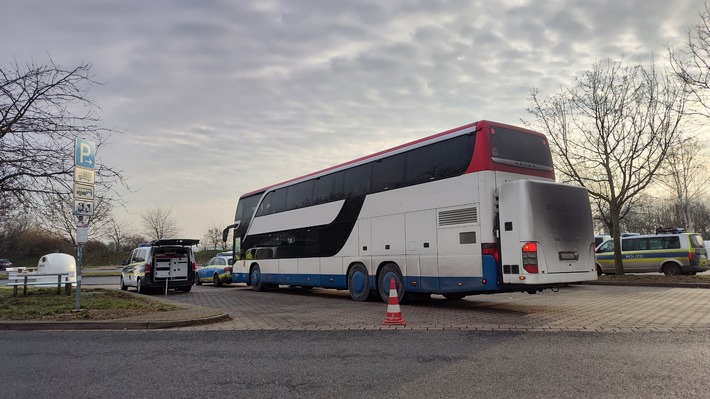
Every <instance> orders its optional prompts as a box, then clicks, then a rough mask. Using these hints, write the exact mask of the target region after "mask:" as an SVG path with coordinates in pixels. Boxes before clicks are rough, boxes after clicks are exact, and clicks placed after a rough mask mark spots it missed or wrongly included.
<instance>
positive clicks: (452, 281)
mask: <svg viewBox="0 0 710 399" xmlns="http://www.w3.org/2000/svg"><path fill="white" fill-rule="evenodd" d="M478 208H479V204H478V203H476V204H470V205H465V206H459V207H452V208H440V209H437V215H436V216H437V217H436V220H437V230H436V234H437V241H438V247H439V248H438V255H439V256H438V258H439V292H442V293H447V292H463V291H471V290H476V289H480V284H481V281H482V277H483V268H482V264H481V223H480V220H479V216H478Z"/></svg>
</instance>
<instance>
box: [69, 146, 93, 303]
mask: <svg viewBox="0 0 710 399" xmlns="http://www.w3.org/2000/svg"><path fill="white" fill-rule="evenodd" d="M95 155H96V145H95V144H94V143H92V142H91V141H88V140H85V139H82V138H78V137H77V138H76V139H75V141H74V215H75V216H76V217H77V218H78V219H79V220H78V221H77V223H76V243H77V248H76V256H77V264H76V309H75V310H76V311H77V312H78V311H80V310H81V268H82V264H83V258H84V244H86V243H87V241H89V218H90V217H91V216H93V215H94V184H95V183H96V177H95V172H94V163H95V162H94V157H95Z"/></svg>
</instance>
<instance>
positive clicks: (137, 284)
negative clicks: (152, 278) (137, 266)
mask: <svg viewBox="0 0 710 399" xmlns="http://www.w3.org/2000/svg"><path fill="white" fill-rule="evenodd" d="M136 292H137V293H139V294H142V293H143V288H141V278H140V277H138V278H137V279H136Z"/></svg>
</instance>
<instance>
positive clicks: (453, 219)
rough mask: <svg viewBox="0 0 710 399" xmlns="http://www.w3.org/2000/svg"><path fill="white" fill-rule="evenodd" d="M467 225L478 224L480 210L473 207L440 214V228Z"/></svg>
mask: <svg viewBox="0 0 710 399" xmlns="http://www.w3.org/2000/svg"><path fill="white" fill-rule="evenodd" d="M466 223H478V209H476V208H475V207H471V208H462V209H453V210H450V211H440V212H439V227H442V226H452V225H456V224H466Z"/></svg>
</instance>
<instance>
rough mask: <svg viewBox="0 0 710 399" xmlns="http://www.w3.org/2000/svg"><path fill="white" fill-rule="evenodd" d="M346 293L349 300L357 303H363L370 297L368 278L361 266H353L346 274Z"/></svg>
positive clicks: (365, 270)
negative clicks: (348, 293) (348, 295)
mask: <svg viewBox="0 0 710 399" xmlns="http://www.w3.org/2000/svg"><path fill="white" fill-rule="evenodd" d="M348 291H349V292H350V298H352V299H353V300H354V301H357V302H364V301H366V300H367V298H369V297H370V293H371V291H370V276H369V275H368V274H367V269H366V268H365V266H364V265H362V264H357V265H354V266H353V267H352V268H350V272H348Z"/></svg>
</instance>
